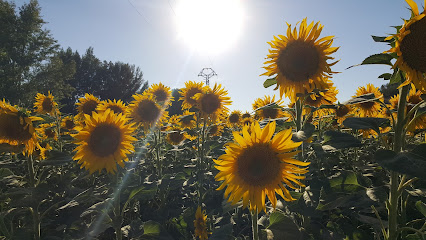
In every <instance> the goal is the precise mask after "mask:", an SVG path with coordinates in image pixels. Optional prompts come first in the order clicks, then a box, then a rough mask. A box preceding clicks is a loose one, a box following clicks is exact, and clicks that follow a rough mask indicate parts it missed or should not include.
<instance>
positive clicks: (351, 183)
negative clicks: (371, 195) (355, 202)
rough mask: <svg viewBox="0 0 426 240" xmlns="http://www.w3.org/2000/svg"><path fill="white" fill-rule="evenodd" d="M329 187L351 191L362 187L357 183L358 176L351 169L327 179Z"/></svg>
mask: <svg viewBox="0 0 426 240" xmlns="http://www.w3.org/2000/svg"><path fill="white" fill-rule="evenodd" d="M329 183H330V187H331V188H333V189H335V190H337V191H338V190H340V191H349V192H353V191H356V190H359V189H361V188H364V187H363V186H362V185H360V184H359V183H358V177H357V175H356V173H354V172H352V171H342V172H339V174H338V175H337V176H336V177H333V178H331V179H330V180H329Z"/></svg>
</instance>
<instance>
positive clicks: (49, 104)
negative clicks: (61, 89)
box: [41, 97, 53, 112]
mask: <svg viewBox="0 0 426 240" xmlns="http://www.w3.org/2000/svg"><path fill="white" fill-rule="evenodd" d="M41 106H42V107H43V110H44V111H46V112H51V111H52V109H53V102H52V100H50V98H48V97H46V98H44V100H43V102H42V103H41Z"/></svg>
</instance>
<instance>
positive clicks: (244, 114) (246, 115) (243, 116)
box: [241, 111, 251, 119]
mask: <svg viewBox="0 0 426 240" xmlns="http://www.w3.org/2000/svg"><path fill="white" fill-rule="evenodd" d="M249 117H251V114H250V113H249V112H247V111H246V112H245V113H243V114H242V115H241V118H242V119H243V118H249Z"/></svg>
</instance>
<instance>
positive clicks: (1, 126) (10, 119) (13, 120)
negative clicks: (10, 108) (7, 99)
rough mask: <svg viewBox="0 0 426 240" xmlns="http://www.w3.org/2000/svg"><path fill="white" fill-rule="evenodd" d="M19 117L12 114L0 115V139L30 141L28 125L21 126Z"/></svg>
mask: <svg viewBox="0 0 426 240" xmlns="http://www.w3.org/2000/svg"><path fill="white" fill-rule="evenodd" d="M21 120H22V119H20V117H19V116H17V115H13V114H7V113H3V114H0V139H1V138H5V139H6V140H16V141H27V140H29V139H31V137H32V135H31V133H30V132H29V126H28V125H26V124H25V125H22V124H21V122H23V123H25V121H21Z"/></svg>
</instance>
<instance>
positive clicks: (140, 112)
mask: <svg viewBox="0 0 426 240" xmlns="http://www.w3.org/2000/svg"><path fill="white" fill-rule="evenodd" d="M133 98H134V100H133V101H132V102H131V103H130V105H129V112H130V116H131V117H132V118H133V120H134V121H135V122H137V123H139V124H141V125H143V126H144V127H145V128H149V127H152V126H154V125H157V126H160V125H161V124H162V123H163V122H165V120H166V119H167V118H168V112H167V111H163V110H162V108H161V106H160V105H159V104H158V103H157V102H156V100H155V98H154V96H153V95H152V94H149V93H147V92H145V93H143V94H135V95H133Z"/></svg>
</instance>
